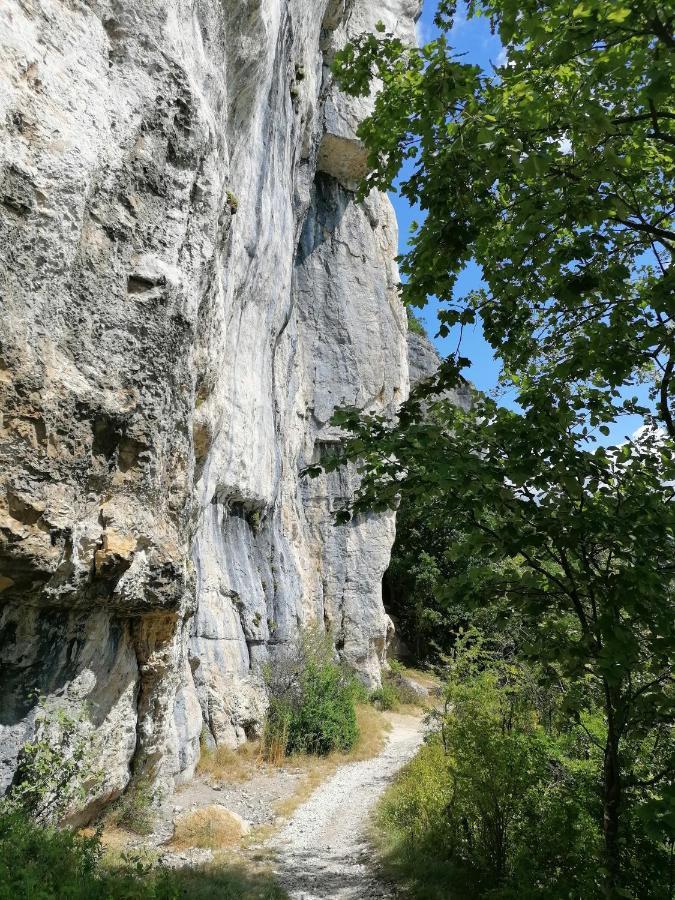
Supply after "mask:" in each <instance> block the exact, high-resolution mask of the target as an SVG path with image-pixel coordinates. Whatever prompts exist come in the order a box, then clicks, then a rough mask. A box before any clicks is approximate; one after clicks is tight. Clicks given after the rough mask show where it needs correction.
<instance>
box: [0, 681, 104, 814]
mask: <svg viewBox="0 0 675 900" xmlns="http://www.w3.org/2000/svg"><path fill="white" fill-rule="evenodd" d="M87 725H88V723H87V717H86V714H85V711H80V712H79V713H77V714H73V713H72V712H71V711H69V710H66V709H64V708H60V707H54V706H51V707H48V706H47V703H46V700H45V699H44V698H40V700H39V702H38V709H37V713H36V716H35V730H34V734H33V737H32V739H31V740H30V741H27V742H26V743H25V744H24V745H23V747H22V748H21V751H20V752H19V757H18V764H17V768H16V773H15V775H14V780H13V783H12V785H11V787H10V789H9V793H8V799H9V802H10V805H11V806H12V807H13V808H15V809H17V810H19V811H21V812H24V813H26V814H27V815H28V816H29V817H31V818H33V819H35V820H36V821H38V822H42V823H43V824H46V823H49V822H57V821H59V820H60V819H62V818H63V817H64V816H65V815H66V813H67V812H68V810H69V809H70V807H71V806H73V804H74V803H76V801H78V800H80V801H81V800H83V799H84V798H85V797H86V794H87V787H90V788H91V787H93V786H95V785H96V784H97V783H98V782H99V781H100V780H101V773H100V772H98V771H97V770H95V769H94V768H93V765H92V762H93V760H92V757H93V751H92V747H91V741H90V739H89V737H88V733H87Z"/></svg>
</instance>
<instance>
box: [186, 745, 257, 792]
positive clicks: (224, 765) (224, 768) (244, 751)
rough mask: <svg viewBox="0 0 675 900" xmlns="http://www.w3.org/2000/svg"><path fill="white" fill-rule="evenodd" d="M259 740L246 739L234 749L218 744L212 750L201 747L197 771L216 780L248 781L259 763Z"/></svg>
mask: <svg viewBox="0 0 675 900" xmlns="http://www.w3.org/2000/svg"><path fill="white" fill-rule="evenodd" d="M261 760H262V757H261V754H260V742H259V741H247V742H246V743H245V744H242V745H241V746H240V747H237V749H236V750H233V749H232V748H231V747H225V746H220V747H216V748H215V749H214V750H207V749H206V748H204V747H202V751H201V756H200V758H199V762H198V763H197V771H198V772H199V773H200V774H201V775H208V776H210V777H211V778H214V779H217V780H218V781H225V782H232V783H235V784H237V783H241V782H242V781H248V779H249V778H251V776H252V775H254V774H255V772H256V770H257V769H258V768H259V767H260V764H261Z"/></svg>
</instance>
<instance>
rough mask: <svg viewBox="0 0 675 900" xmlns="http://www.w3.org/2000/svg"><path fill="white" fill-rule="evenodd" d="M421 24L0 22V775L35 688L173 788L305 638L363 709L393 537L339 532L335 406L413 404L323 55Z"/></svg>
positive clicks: (106, 788)
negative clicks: (356, 674) (349, 675)
mask: <svg viewBox="0 0 675 900" xmlns="http://www.w3.org/2000/svg"><path fill="white" fill-rule="evenodd" d="M418 6H419V2H418V0H381V2H379V3H376V4H374V3H372V2H371V0H87V2H84V0H6V2H4V3H3V4H2V6H1V7H0V303H1V311H2V326H3V327H2V331H1V333H0V392H1V404H0V411H1V419H0V603H1V604H2V607H1V609H0V665H1V667H2V668H1V670H0V671H1V675H0V778H1V781H2V783H3V784H4V785H6V784H7V783H8V782H9V781H10V780H11V777H12V772H13V770H14V767H15V765H16V757H17V753H18V751H19V748H20V747H21V745H22V743H23V742H24V741H25V740H26V739H27V738H28V737H29V736H30V735H31V733H32V730H33V722H34V710H35V692H36V691H37V692H39V693H40V694H43V695H45V696H46V697H47V698H48V700H47V703H49V702H51V701H54V702H56V701H58V702H59V704H61V705H63V704H66V705H71V706H72V707H73V708H85V709H86V711H87V724H86V726H85V725H83V726H82V727H86V728H87V729H88V730H89V731H90V732H91V740H92V742H93V746H94V747H95V748H96V752H97V755H98V757H99V760H100V764H101V769H102V771H103V772H104V779H103V782H102V784H101V785H100V786H99V787H97V788H96V790H95V792H94V796H92V797H91V798H90V806H89V809H90V811H93V810H95V809H96V808H98V807H100V806H101V805H102V804H104V803H105V802H108V801H109V800H111V799H112V798H114V797H115V796H116V795H118V794H119V793H120V792H121V791H122V790H123V789H124V788H125V786H126V785H127V783H128V782H129V779H130V778H131V777H132V775H134V774H135V775H145V776H149V777H152V778H155V779H159V780H162V781H164V782H165V783H166V784H167V785H170V784H171V783H172V781H175V780H176V779H180V778H184V777H187V776H189V775H190V773H191V772H192V770H193V768H194V765H195V762H196V760H197V758H198V753H199V738H200V734H202V733H203V734H205V735H206V738H207V740H214V741H217V742H226V743H228V744H236V743H238V742H241V741H242V740H244V739H245V737H246V736H247V735H249V734H252V733H254V732H255V731H256V729H257V728H258V726H259V723H260V720H261V716H262V714H263V709H264V691H263V690H262V685H261V682H260V675H259V668H260V664H261V663H262V662H263V661H264V660H265V659H266V658H267V657H268V655H269V654H270V653H274V650H275V647H277V646H279V645H280V644H283V642H285V641H288V640H289V639H290V638H292V637H293V635H294V634H296V633H297V629H298V627H299V625H300V624H301V623H303V622H307V621H309V620H313V619H318V620H320V621H321V620H323V621H324V622H325V623H326V625H327V626H330V628H332V629H333V631H334V633H335V636H336V642H337V649H338V652H339V653H340V654H341V655H342V657H343V658H344V659H345V660H346V661H348V662H349V663H350V664H352V665H353V666H355V667H356V668H357V669H358V670H359V671H360V672H361V673H362V675H363V677H364V678H365V679H366V680H367V681H369V682H370V683H376V682H377V681H378V679H379V663H380V658H381V655H382V653H383V648H384V644H385V641H386V636H387V628H388V621H387V618H386V616H385V613H384V609H383V606H382V600H381V577H382V573H383V571H384V569H385V568H386V565H387V563H388V558H389V552H390V547H391V543H392V540H393V530H394V524H393V521H392V519H391V518H388V517H386V516H385V517H371V518H368V519H365V520H362V521H360V522H358V523H356V524H354V525H351V526H348V527H343V528H335V527H333V525H332V522H331V510H332V508H333V506H334V504H335V503H336V502H338V501H339V500H340V498H341V497H342V496H344V495H347V494H348V493H349V492H350V489H351V487H352V480H353V477H354V476H353V475H352V474H351V473H349V472H343V473H342V474H341V475H339V476H338V475H332V476H330V477H326V478H324V479H319V480H316V481H307V480H306V479H303V478H302V477H301V476H300V472H301V470H302V469H303V467H304V466H306V465H307V464H308V463H310V462H312V461H313V460H316V458H317V456H318V454H320V453H321V452H322V451H323V450H325V449H326V448H328V449H329V448H330V445H331V444H332V443H334V442H336V441H339V440H340V436H339V434H338V433H336V432H335V430H334V429H333V428H331V426H330V424H329V420H330V417H331V414H332V411H333V409H334V408H335V407H336V406H337V405H340V404H352V405H358V406H360V407H362V408H364V409H393V408H394V407H395V405H396V403H397V402H398V401H399V400H400V398H401V397H403V396H405V395H406V393H407V390H408V365H407V359H406V320H405V315H404V314H403V312H402V310H401V307H400V304H399V301H398V299H397V292H396V282H397V272H396V267H395V263H394V255H395V252H396V244H397V236H396V223H395V220H394V217H393V212H392V210H391V207H390V205H389V202H388V200H387V199H386V198H385V197H384V196H381V195H378V194H373V195H371V196H370V197H369V198H368V199H367V200H366V201H365V202H364V203H362V204H357V203H355V200H354V194H353V189H354V186H355V184H356V182H357V180H358V178H359V176H360V175H361V174H362V172H363V171H364V166H365V155H364V151H363V148H362V147H361V145H360V144H359V142H358V140H356V138H355V134H354V128H355V126H356V124H357V122H358V120H359V118H360V117H362V116H363V114H364V112H365V110H364V108H362V106H361V105H359V104H356V103H355V102H354V101H351V100H348V99H347V98H345V97H344V96H342V95H340V93H339V92H338V91H337V90H336V88H335V87H334V86H333V85H332V83H331V76H330V71H329V64H330V61H331V58H332V55H333V53H334V52H335V49H336V48H338V47H339V46H340V45H341V44H343V43H344V42H345V41H346V40H347V39H348V38H349V37H350V36H354V35H355V34H357V33H360V32H363V31H364V30H372V28H373V26H374V24H375V22H376V21H377V20H378V19H384V20H385V21H386V22H387V24H388V26H389V27H390V28H391V29H393V30H396V31H397V32H398V33H399V34H401V35H402V36H403V37H404V38H406V39H412V37H413V20H414V17H415V16H416V14H417V13H418Z"/></svg>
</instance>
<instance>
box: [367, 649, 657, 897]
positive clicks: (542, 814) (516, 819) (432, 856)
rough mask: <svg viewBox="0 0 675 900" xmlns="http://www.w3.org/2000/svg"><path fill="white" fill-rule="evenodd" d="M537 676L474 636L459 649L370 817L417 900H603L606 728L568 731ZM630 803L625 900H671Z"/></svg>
mask: <svg viewBox="0 0 675 900" xmlns="http://www.w3.org/2000/svg"><path fill="white" fill-rule="evenodd" d="M536 675H537V673H536V672H535V671H534V670H533V669H532V668H530V667H529V666H528V665H526V664H525V663H522V662H521V663H518V662H516V661H515V660H514V659H510V658H506V659H505V658H504V657H503V656H501V655H500V654H499V652H498V651H497V650H495V649H491V650H487V649H486V648H485V646H484V645H483V644H482V642H481V640H480V638H478V637H477V636H476V635H473V636H471V637H470V638H467V639H466V640H463V641H462V642H460V645H459V647H458V651H457V654H456V656H455V658H454V659H453V660H452V661H451V663H450V674H449V679H448V682H447V684H446V687H445V694H444V705H443V706H442V707H441V708H439V709H438V710H436V711H435V712H434V713H432V714H431V716H430V719H431V721H432V722H434V723H435V724H434V727H433V728H432V730H431V731H430V733H429V735H428V738H427V741H426V743H425V745H424V746H423V748H422V750H421V751H420V753H419V754H418V755H417V756H416V757H415V758H414V759H413V760H412V761H411V762H410V763H409V764H408V766H407V767H406V768H405V769H404V770H403V771H402V773H401V774H400V775H399V777H398V778H397V780H396V782H395V783H394V785H392V787H391V788H390V789H389V790H388V791H387V792H386V794H385V796H384V798H383V800H382V801H381V803H380V806H379V808H378V812H377V826H378V828H377V831H376V837H377V839H378V840H379V842H380V845H381V849H382V850H383V853H384V860H385V864H386V865H387V866H388V867H390V869H391V870H392V874H393V875H394V876H395V877H397V878H398V879H400V880H403V881H405V882H406V883H408V884H410V885H411V896H412V897H414V898H417V900H459V898H465V897H466V898H473V900H480V898H488V897H489V898H493V900H535V898H536V900H544V898H546V900H549V898H550V900H569V898H574V900H591V898H595V897H600V896H602V894H603V886H602V859H603V857H602V839H601V838H602V829H601V819H602V803H601V797H600V785H599V784H598V774H597V773H598V771H599V770H601V762H602V747H603V738H604V734H603V728H604V720H603V717H602V715H601V713H599V712H594V711H592V710H589V711H587V712H585V713H584V714H583V716H582V718H581V720H580V722H579V725H578V727H576V726H575V727H570V726H569V725H565V716H564V715H563V714H562V702H563V698H562V697H559V698H557V697H556V696H555V694H554V693H553V692H551V691H550V690H549V691H544V690H543V689H542V688H541V687H540V686H539V682H538V679H537V677H536ZM635 753H636V760H637V751H635ZM635 770H636V771H639V765H638V762H637V761H636V764H635ZM629 802H630V801H629V798H626V800H624V803H626V816H625V818H626V821H627V823H628V824H627V827H626V828H624V831H623V833H622V842H623V846H624V850H625V853H626V858H627V859H629V860H630V865H631V875H630V876H629V878H630V884H629V885H628V887H629V889H630V890H631V891H632V893H630V894H627V895H626V896H632V897H640V898H641V900H667V898H668V897H669V887H668V881H669V875H668V871H669V860H668V849H669V848H668V844H667V840H666V839H665V838H664V836H663V834H665V832H663V833H662V831H663V830H661V831H658V833H657V831H654V833H650V830H649V829H647V828H645V826H644V822H643V823H642V824H641V823H640V815H641V807H634V806H632V805H629ZM657 805H658V804H657ZM666 806H667V803H666V802H661V813H662V814H664V813H665V814H667V813H666V809H665V807H666ZM645 814H647V812H646V811H645ZM654 821H655V820H654V819H653V818H652V823H654ZM652 830H653V829H652Z"/></svg>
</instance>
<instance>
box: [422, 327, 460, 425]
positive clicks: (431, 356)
mask: <svg viewBox="0 0 675 900" xmlns="http://www.w3.org/2000/svg"><path fill="white" fill-rule="evenodd" d="M440 365H441V357H440V355H439V353H438V351H437V350H436V348H435V347H434V345H433V344H432V343H431V341H430V340H429V338H428V337H427V336H426V334H419V333H418V332H415V331H410V332H408V377H409V380H410V387H411V388H413V387H415V385H417V384H419V383H420V382H422V381H425V380H426V379H428V378H431V377H432V376H433V375H435V374H436V372H437V371H438V368H439V366H440ZM473 391H474V388H473V387H472V385H471V384H470V382H466V383H465V384H463V385H460V386H459V387H456V388H448V389H446V390H445V391H443V392H442V394H441V397H443V398H447V399H448V400H451V401H452V403H454V404H455V406H460V407H461V408H462V409H470V408H471V403H472V397H473Z"/></svg>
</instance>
